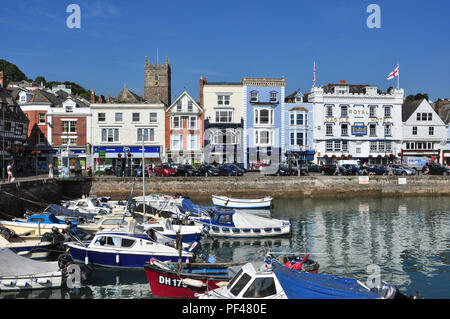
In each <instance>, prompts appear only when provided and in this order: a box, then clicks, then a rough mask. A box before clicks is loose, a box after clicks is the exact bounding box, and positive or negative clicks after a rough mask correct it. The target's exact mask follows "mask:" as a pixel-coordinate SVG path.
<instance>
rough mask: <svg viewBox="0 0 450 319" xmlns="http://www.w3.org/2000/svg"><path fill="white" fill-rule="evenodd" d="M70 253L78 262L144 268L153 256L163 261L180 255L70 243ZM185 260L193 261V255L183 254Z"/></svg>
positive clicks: (175, 258) (173, 259) (176, 258)
mask: <svg viewBox="0 0 450 319" xmlns="http://www.w3.org/2000/svg"><path fill="white" fill-rule="evenodd" d="M68 247H69V252H70V255H71V256H72V258H73V260H74V261H76V262H78V263H84V264H86V262H87V264H92V265H95V266H100V267H109V268H126V269H130V268H133V269H136V268H139V269H142V267H144V265H145V264H146V263H148V262H149V261H150V260H151V259H152V258H156V259H159V260H161V261H166V260H168V261H172V262H177V261H178V255H176V254H173V255H170V254H158V253H156V252H123V251H107V252H105V251H99V250H95V249H91V248H89V247H81V245H70V244H69V245H68ZM182 260H183V261H188V262H192V256H191V255H189V256H186V255H185V254H183V256H182Z"/></svg>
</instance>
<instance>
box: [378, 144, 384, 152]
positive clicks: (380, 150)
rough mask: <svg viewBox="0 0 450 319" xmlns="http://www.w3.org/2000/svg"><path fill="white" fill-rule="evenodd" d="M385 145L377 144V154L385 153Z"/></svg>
mask: <svg viewBox="0 0 450 319" xmlns="http://www.w3.org/2000/svg"><path fill="white" fill-rule="evenodd" d="M385 146H386V144H385V143H384V142H378V152H379V153H381V152H384V151H385Z"/></svg>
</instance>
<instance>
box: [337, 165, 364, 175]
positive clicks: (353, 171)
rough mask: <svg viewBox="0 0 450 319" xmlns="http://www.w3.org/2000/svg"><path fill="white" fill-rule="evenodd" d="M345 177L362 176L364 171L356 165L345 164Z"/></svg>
mask: <svg viewBox="0 0 450 319" xmlns="http://www.w3.org/2000/svg"><path fill="white" fill-rule="evenodd" d="M341 167H342V168H343V175H362V170H361V168H359V166H357V165H355V164H343V165H342V166H341Z"/></svg>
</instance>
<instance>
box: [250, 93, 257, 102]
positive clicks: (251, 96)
mask: <svg viewBox="0 0 450 319" xmlns="http://www.w3.org/2000/svg"><path fill="white" fill-rule="evenodd" d="M250 102H251V103H256V102H258V92H256V91H253V92H251V93H250Z"/></svg>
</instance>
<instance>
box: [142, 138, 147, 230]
mask: <svg viewBox="0 0 450 319" xmlns="http://www.w3.org/2000/svg"><path fill="white" fill-rule="evenodd" d="M142 200H143V204H144V223H145V222H146V219H147V216H146V214H145V150H144V132H142Z"/></svg>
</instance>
